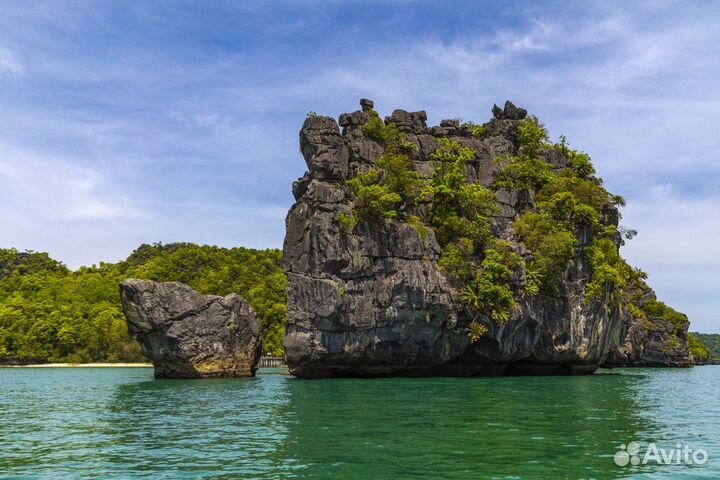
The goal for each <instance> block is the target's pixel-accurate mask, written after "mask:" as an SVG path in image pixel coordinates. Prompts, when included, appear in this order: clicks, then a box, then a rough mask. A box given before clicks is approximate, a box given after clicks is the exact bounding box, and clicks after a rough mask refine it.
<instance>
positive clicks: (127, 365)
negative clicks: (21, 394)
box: [0, 362, 153, 368]
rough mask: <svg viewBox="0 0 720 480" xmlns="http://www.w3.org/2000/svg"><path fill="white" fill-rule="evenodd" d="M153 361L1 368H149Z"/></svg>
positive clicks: (34, 364)
mask: <svg viewBox="0 0 720 480" xmlns="http://www.w3.org/2000/svg"><path fill="white" fill-rule="evenodd" d="M152 366H153V365H152V363H102V362H101V363H32V364H27V365H0V368H132V367H139V368H149V367H152Z"/></svg>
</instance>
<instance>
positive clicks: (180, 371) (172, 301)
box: [120, 280, 262, 378]
mask: <svg viewBox="0 0 720 480" xmlns="http://www.w3.org/2000/svg"><path fill="white" fill-rule="evenodd" d="M120 295H121V298H122V304H123V311H124V313H125V317H126V318H127V324H128V330H129V332H130V334H131V335H132V336H133V337H134V338H136V339H137V340H138V341H139V342H140V344H141V345H142V348H143V351H144V352H145V354H146V355H147V356H148V357H149V358H150V360H151V361H152V363H153V365H154V367H155V377H156V378H205V377H251V376H254V375H255V370H256V369H257V364H258V361H259V360H260V353H261V348H262V342H261V330H260V322H259V321H258V319H257V318H256V317H255V312H253V310H252V308H251V307H250V305H248V303H247V302H246V301H245V300H244V299H243V298H242V297H240V296H239V295H236V294H230V295H228V296H226V297H219V296H216V295H203V294H201V293H198V292H196V291H195V290H193V289H192V288H190V287H188V286H187V285H185V284H182V283H179V282H168V283H158V282H152V281H146V280H127V281H125V282H123V283H122V284H121V285H120Z"/></svg>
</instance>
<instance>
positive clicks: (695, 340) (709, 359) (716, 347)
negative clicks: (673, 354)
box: [690, 332, 720, 364]
mask: <svg viewBox="0 0 720 480" xmlns="http://www.w3.org/2000/svg"><path fill="white" fill-rule="evenodd" d="M690 349H691V352H692V354H693V356H694V357H695V360H696V361H699V362H703V363H715V364H720V334H717V333H695V332H691V333H690Z"/></svg>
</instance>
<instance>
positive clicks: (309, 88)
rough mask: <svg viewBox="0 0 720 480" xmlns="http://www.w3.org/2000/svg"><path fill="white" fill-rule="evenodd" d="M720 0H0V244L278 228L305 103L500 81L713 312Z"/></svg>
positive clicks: (274, 232)
mask: <svg viewBox="0 0 720 480" xmlns="http://www.w3.org/2000/svg"><path fill="white" fill-rule="evenodd" d="M718 52H720V2H692V1H685V2H667V1H652V2H627V1H623V2H612V1H605V2H580V1H577V2H538V1H527V2H520V1H502V2H500V1H498V2H452V3H449V2H411V1H400V2H392V3H384V2H373V1H365V2H352V3H351V2H312V1H311V2H272V3H271V2H260V1H258V2H219V1H217V2H199V1H197V2H189V1H187V2H182V1H157V2H120V1H117V2H104V1H94V2H86V1H60V0H48V1H32V0H23V1H19V0H18V1H9V0H8V1H3V2H2V3H0V105H1V108H0V219H1V220H0V246H2V247H10V246H14V247H17V248H19V249H26V248H27V249H34V250H41V251H47V252H49V253H50V254H51V255H52V256H53V257H55V258H58V259H60V260H63V261H64V262H66V263H67V264H68V265H69V266H71V267H77V266H79V265H83V264H92V263H97V262H100V261H117V260H120V259H122V258H124V257H126V256H127V255H128V254H129V252H130V251H131V250H132V249H133V248H135V247H136V246H138V245H139V244H140V243H143V242H155V241H163V242H173V241H191V242H198V243H208V244H217V245H222V246H234V245H244V246H250V247H281V246H282V239H283V235H284V217H285V214H286V212H287V209H288V207H289V206H290V205H291V203H292V196H291V194H290V185H291V183H292V181H293V180H294V179H295V178H297V177H299V176H301V175H302V174H303V172H304V171H305V164H304V162H303V160H302V157H301V156H300V154H299V151H298V130H299V128H300V126H301V124H302V122H303V120H304V118H305V115H306V113H307V112H308V111H311V110H312V111H315V112H318V113H321V114H327V115H332V116H338V115H339V114H340V113H342V112H346V111H352V110H355V109H357V108H358V104H357V102H358V99H359V98H360V97H367V98H371V99H374V100H375V102H376V108H377V109H378V110H380V112H381V113H383V114H388V113H389V112H390V111H392V110H393V109H394V108H403V109H406V110H420V109H424V110H426V111H427V113H428V117H429V122H430V123H433V124H436V123H438V122H439V121H440V119H442V118H455V117H461V118H463V119H466V120H473V121H476V122H484V121H486V120H487V119H489V117H490V108H491V107H492V104H493V103H501V102H504V101H505V100H506V99H511V100H513V101H514V102H515V103H517V104H519V105H522V106H524V107H526V108H527V109H528V110H529V111H530V112H531V113H533V114H535V115H537V116H538V117H540V119H541V120H543V121H544V122H545V123H546V124H547V126H548V127H549V129H550V132H551V134H552V135H553V136H554V137H557V135H559V134H565V135H567V136H568V138H569V139H570V142H571V145H573V146H575V147H577V148H580V149H582V150H586V151H587V152H589V153H590V154H591V155H592V157H593V159H594V161H595V164H596V167H597V169H598V172H599V174H600V175H601V176H602V177H603V178H604V179H605V182H606V185H607V186H608V188H609V189H610V190H611V191H612V192H614V193H618V194H622V195H623V196H625V198H626V199H627V202H628V206H627V208H625V210H624V219H623V224H624V225H626V226H628V227H632V228H636V229H637V230H638V231H639V235H638V236H637V237H636V238H635V239H634V240H632V241H631V242H630V243H629V244H628V245H627V246H626V247H625V248H624V254H625V256H626V257H627V258H628V259H629V260H630V262H631V263H633V264H634V265H636V266H639V267H641V268H642V269H644V270H646V271H647V272H648V273H649V274H650V283H651V285H652V286H653V287H654V288H655V289H656V290H657V292H658V294H659V296H660V297H661V298H663V299H664V300H666V301H667V302H668V303H670V304H671V305H673V306H674V307H676V308H678V309H680V310H682V311H684V312H686V313H688V315H689V316H690V318H691V321H692V327H693V328H694V329H697V330H700V331H715V332H720V319H718V317H717V313H718V312H720V298H718V295H717V293H718V291H719V290H720V273H718V272H720V256H719V255H717V253H716V252H715V250H714V247H713V245H715V244H717V241H718V239H720V222H719V221H720V188H719V185H718V183H719V182H718V180H720V161H718V155H719V154H718V152H720V134H718V126H717V125H718V113H719V112H720V89H719V88H718V86H719V81H718V75H719V74H720V54H718Z"/></svg>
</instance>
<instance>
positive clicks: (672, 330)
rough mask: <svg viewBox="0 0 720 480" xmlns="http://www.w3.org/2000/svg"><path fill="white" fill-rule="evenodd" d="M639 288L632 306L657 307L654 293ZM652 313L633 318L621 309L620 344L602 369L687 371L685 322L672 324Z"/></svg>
mask: <svg viewBox="0 0 720 480" xmlns="http://www.w3.org/2000/svg"><path fill="white" fill-rule="evenodd" d="M643 287H644V288H643V289H642V291H639V292H637V296H638V297H639V298H638V301H637V302H636V304H638V305H641V306H646V305H648V304H650V303H652V304H657V298H656V296H655V292H654V291H653V290H652V289H651V288H650V287H648V286H647V285H643ZM645 309H646V310H647V308H645ZM638 313H639V315H638ZM654 313H655V314H653V315H647V314H644V313H643V312H642V311H640V312H636V314H635V315H633V313H631V312H630V311H628V309H624V311H623V315H622V319H623V322H622V328H621V331H620V343H619V345H617V346H616V347H615V348H613V349H611V351H610V354H609V356H608V359H607V361H606V362H605V364H604V366H605V367H689V366H692V365H693V364H694V360H693V358H692V356H691V355H690V351H689V348H688V347H689V345H688V332H687V328H688V325H687V322H686V321H685V322H683V321H682V319H678V320H679V321H675V322H672V321H669V320H668V319H666V318H663V315H662V314H660V312H654ZM671 318H672V317H671Z"/></svg>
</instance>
